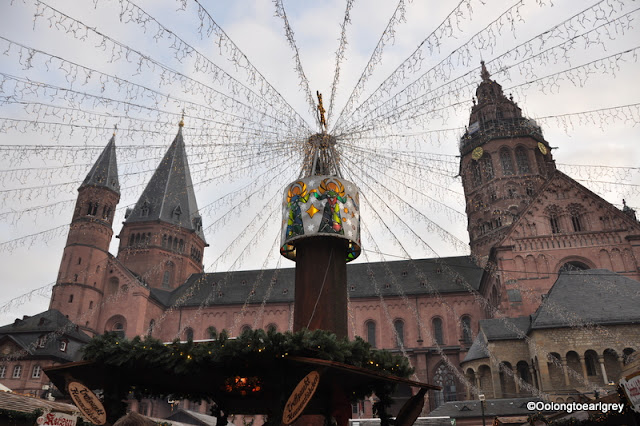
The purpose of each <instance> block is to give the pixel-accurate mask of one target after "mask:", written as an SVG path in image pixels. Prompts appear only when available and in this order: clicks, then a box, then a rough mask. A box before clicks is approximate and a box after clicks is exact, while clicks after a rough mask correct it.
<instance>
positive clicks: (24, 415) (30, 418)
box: [0, 408, 44, 424]
mask: <svg viewBox="0 0 640 426" xmlns="http://www.w3.org/2000/svg"><path fill="white" fill-rule="evenodd" d="M42 413H44V411H43V410H42V409H41V408H36V409H35V410H33V411H31V412H24V411H16V410H7V409H4V408H0V419H9V420H13V421H14V422H16V421H18V420H20V421H27V422H34V423H35V421H36V420H37V418H38V417H40V416H41V415H42ZM2 424H5V423H2Z"/></svg>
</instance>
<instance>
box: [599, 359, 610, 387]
mask: <svg viewBox="0 0 640 426" xmlns="http://www.w3.org/2000/svg"><path fill="white" fill-rule="evenodd" d="M598 362H599V363H600V370H602V380H603V381H604V384H605V385H606V384H607V383H609V378H608V377H607V370H606V369H605V368H604V356H602V355H598Z"/></svg>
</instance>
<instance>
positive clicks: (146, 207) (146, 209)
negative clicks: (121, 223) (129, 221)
mask: <svg viewBox="0 0 640 426" xmlns="http://www.w3.org/2000/svg"><path fill="white" fill-rule="evenodd" d="M140 216H142V217H147V216H149V202H148V201H145V202H144V203H142V207H140Z"/></svg>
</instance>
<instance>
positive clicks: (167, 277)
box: [162, 261, 174, 288]
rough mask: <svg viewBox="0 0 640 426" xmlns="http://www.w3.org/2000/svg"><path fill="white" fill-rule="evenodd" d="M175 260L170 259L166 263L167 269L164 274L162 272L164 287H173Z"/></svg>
mask: <svg viewBox="0 0 640 426" xmlns="http://www.w3.org/2000/svg"><path fill="white" fill-rule="evenodd" d="M173 268H174V265H173V262H171V261H169V262H167V263H166V269H165V270H164V274H162V288H171V281H172V280H173Z"/></svg>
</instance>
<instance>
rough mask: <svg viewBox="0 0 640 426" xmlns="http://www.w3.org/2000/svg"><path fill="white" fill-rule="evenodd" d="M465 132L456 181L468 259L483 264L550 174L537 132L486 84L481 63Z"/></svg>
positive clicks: (498, 89)
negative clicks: (466, 233) (460, 189)
mask: <svg viewBox="0 0 640 426" xmlns="http://www.w3.org/2000/svg"><path fill="white" fill-rule="evenodd" d="M481 77H482V82H481V83H480V85H479V86H478V89H477V90H476V97H477V103H476V100H475V99H474V102H473V104H474V105H473V108H472V109H471V116H470V118H469V128H468V129H467V131H466V132H465V134H464V135H463V136H462V138H461V140H460V154H461V159H460V175H461V176H462V185H463V188H464V193H465V199H466V210H467V218H468V219H467V220H468V224H467V229H468V231H469V239H470V244H471V254H472V255H473V256H475V257H476V258H477V259H478V260H479V261H480V262H481V263H483V262H484V261H485V260H486V258H487V256H488V254H489V252H490V250H491V248H492V247H493V246H494V245H495V244H496V243H498V242H499V241H500V240H501V239H502V238H503V237H504V236H505V230H506V229H507V228H508V227H509V226H510V225H511V224H512V223H513V221H514V220H515V218H516V217H517V216H518V215H519V214H520V213H521V212H522V211H523V209H524V208H525V207H526V206H527V205H528V203H529V202H530V201H531V199H532V197H533V196H534V195H535V193H536V192H537V191H538V190H539V188H540V187H541V185H542V184H543V183H544V182H545V181H546V180H547V179H548V178H549V177H550V176H551V175H552V174H553V171H554V170H555V163H554V161H553V158H552V156H551V152H550V147H549V144H548V142H547V141H545V139H544V137H543V135H542V131H541V129H540V127H539V126H538V125H537V124H536V123H535V121H533V120H529V119H527V118H526V117H523V116H522V111H521V109H520V108H519V107H518V105H517V104H516V103H515V102H514V101H513V97H510V98H507V97H506V96H505V95H504V93H503V92H502V86H500V85H499V84H498V83H496V82H495V81H493V80H491V79H490V74H489V72H488V71H487V69H486V67H485V65H484V61H483V62H482V73H481Z"/></svg>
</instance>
